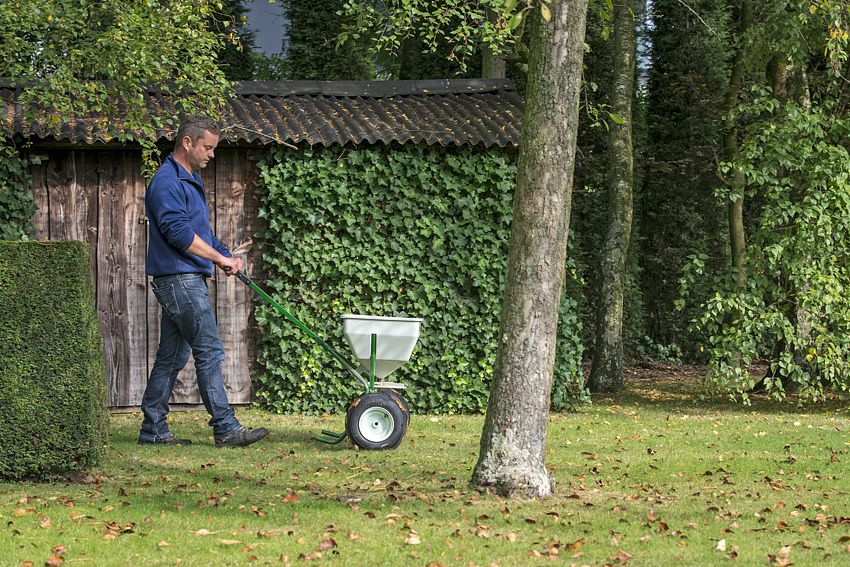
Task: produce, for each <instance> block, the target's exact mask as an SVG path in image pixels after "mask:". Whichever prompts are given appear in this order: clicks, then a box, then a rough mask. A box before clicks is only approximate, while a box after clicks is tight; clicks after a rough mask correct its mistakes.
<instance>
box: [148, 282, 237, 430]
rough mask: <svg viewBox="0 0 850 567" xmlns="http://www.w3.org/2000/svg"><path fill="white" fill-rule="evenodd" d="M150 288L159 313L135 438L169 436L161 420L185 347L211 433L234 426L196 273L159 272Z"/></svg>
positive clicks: (220, 356)
mask: <svg viewBox="0 0 850 567" xmlns="http://www.w3.org/2000/svg"><path fill="white" fill-rule="evenodd" d="M151 287H152V289H153V293H154V295H155V296H156V300H157V301H158V302H159V304H160V305H161V306H162V317H161V318H160V334H159V347H158V348H157V351H156V361H155V362H154V365H153V369H151V374H150V377H149V378H148V384H147V387H146V388H145V394H144V396H142V412H143V413H144V415H145V418H144V421H143V422H142V431H141V433H140V434H139V440H142V441H158V440H160V439H162V438H165V437H168V436H169V435H170V431H169V429H168V423H167V422H166V419H165V418H166V416H167V415H168V400H169V398H170V397H171V391H172V390H173V389H174V383H175V382H176V381H177V373H178V372H180V370H182V368H183V367H184V366H185V365H186V361H188V360H189V353H190V352H191V353H192V356H194V358H195V372H196V374H197V379H198V389H199V390H200V392H201V399H202V400H203V401H204V407H206V408H207V412H209V414H210V416H212V418H211V419H210V421H209V424H210V425H211V426H212V428H213V435H215V437H216V438H221V437H224V436H226V435H227V434H228V433H231V432H233V431H235V430H236V429H239V427H240V425H239V422H238V421H237V420H236V416H235V414H234V411H233V408H232V407H230V403H229V402H228V401H227V392H226V391H225V389H224V380H223V379H222V376H221V364H222V362H223V361H224V347H223V346H222V344H221V339H220V338H219V336H218V325H217V324H216V322H215V315H214V314H213V310H212V305H210V298H209V293H208V292H207V285H206V282H205V280H204V277H203V276H202V275H200V274H176V275H172V276H162V277H157V278H154V279H153V282H152V284H151Z"/></svg>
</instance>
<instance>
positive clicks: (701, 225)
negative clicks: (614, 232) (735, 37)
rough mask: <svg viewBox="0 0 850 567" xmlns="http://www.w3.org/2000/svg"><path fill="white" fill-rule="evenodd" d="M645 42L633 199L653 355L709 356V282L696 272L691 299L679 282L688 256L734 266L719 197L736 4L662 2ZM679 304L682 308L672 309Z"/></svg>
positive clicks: (653, 11)
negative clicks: (704, 318) (704, 307)
mask: <svg viewBox="0 0 850 567" xmlns="http://www.w3.org/2000/svg"><path fill="white" fill-rule="evenodd" d="M649 20H650V23H649V25H648V26H647V29H646V33H647V35H646V37H645V38H644V40H643V41H644V42H645V43H647V44H648V46H649V53H648V69H647V73H646V80H645V85H644V86H643V87H642V88H644V89H645V94H644V95H643V97H642V99H641V100H642V108H644V109H645V110H644V112H645V113H646V118H645V124H646V127H645V128H646V130H645V134H643V133H636V137H637V138H638V139H639V141H640V139H641V137H642V140H643V142H642V143H639V144H638V146H637V148H636V152H637V153H638V154H639V155H641V156H642V158H641V160H640V161H639V163H638V168H642V170H643V175H642V177H641V185H640V189H639V191H638V194H637V197H636V203H635V223H636V225H637V227H638V230H639V233H638V238H637V240H636V241H635V252H636V253H637V255H638V258H639V260H638V262H639V265H640V272H639V277H640V289H641V292H642V295H643V306H644V309H645V322H646V323H645V332H646V335H647V336H648V343H649V345H647V346H649V347H652V346H653V345H656V346H655V348H650V349H649V350H650V352H653V353H659V352H669V349H675V348H677V347H678V348H680V349H681V351H682V355H683V356H684V357H685V359H686V360H690V361H704V360H705V354H704V353H703V352H701V350H700V349H701V346H702V345H704V344H705V341H706V336H705V334H704V331H698V330H692V329H691V328H690V324H691V321H692V320H693V319H694V318H696V317H698V315H699V313H700V304H701V302H702V301H703V300H704V299H706V298H707V297H708V296H709V295H710V294H711V291H712V289H711V288H712V286H711V282H709V281H707V280H706V279H704V278H692V286H691V288H690V292H689V294H688V295H687V296H686V297H682V296H681V294H680V279H681V278H682V276H683V274H684V273H685V270H686V268H688V269H690V268H689V267H690V266H691V264H690V258H697V259H698V261H699V262H701V263H703V264H704V265H705V270H707V271H708V272H711V273H714V272H715V271H717V270H719V269H725V270H728V269H729V268H728V267H729V253H728V250H729V240H728V222H727V218H726V207H725V206H724V204H722V203H720V202H719V201H718V200H717V199H716V198H715V196H714V190H715V189H716V188H717V186H718V185H719V183H720V182H719V180H718V177H717V163H718V161H719V151H720V150H719V147H720V139H721V129H722V117H723V114H724V111H723V94H724V92H725V90H726V83H727V81H728V76H729V61H730V59H731V49H730V41H729V35H730V25H731V8H730V6H729V3H728V0H694V1H690V2H687V4H683V3H682V2H680V1H679V0H655V1H654V2H653V3H652V6H651V8H650V10H649ZM674 305H678V309H676V308H674Z"/></svg>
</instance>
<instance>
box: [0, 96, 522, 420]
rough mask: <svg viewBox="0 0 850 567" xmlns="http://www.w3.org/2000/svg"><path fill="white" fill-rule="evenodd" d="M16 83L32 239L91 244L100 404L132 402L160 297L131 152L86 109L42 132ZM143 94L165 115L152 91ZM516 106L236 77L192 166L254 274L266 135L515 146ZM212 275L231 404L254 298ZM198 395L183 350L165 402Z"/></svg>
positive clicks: (504, 99) (152, 346) (246, 369)
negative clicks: (104, 400) (215, 144)
mask: <svg viewBox="0 0 850 567" xmlns="http://www.w3.org/2000/svg"><path fill="white" fill-rule="evenodd" d="M18 92H19V91H18V89H16V88H14V87H12V86H11V85H10V84H9V83H3V82H0V120H2V121H3V122H5V126H6V127H8V128H11V129H12V131H13V132H14V133H15V134H16V135H18V136H21V137H23V138H25V139H27V140H28V141H30V142H31V144H32V145H31V146H30V148H29V151H31V152H32V153H34V154H36V155H38V156H40V157H41V158H42V161H41V164H40V165H36V166H33V168H32V180H33V183H32V190H33V195H34V198H35V202H36V205H37V209H38V210H37V213H36V215H35V218H34V219H33V220H34V225H35V230H36V236H37V238H39V239H49V240H69V239H70V240H82V241H85V242H88V243H89V244H90V246H91V248H92V252H93V254H92V258H93V260H92V265H91V270H92V277H93V279H94V281H95V282H96V289H97V306H96V307H97V312H98V317H99V322H100V330H101V334H102V336H103V348H104V356H105V360H106V372H107V377H106V378H107V385H108V394H109V405H110V407H113V408H129V407H134V406H138V405H139V403H140V402H141V397H142V393H143V392H144V389H145V384H146V382H147V376H148V373H149V371H150V368H151V365H152V364H153V360H154V356H155V354H156V347H157V344H158V340H159V306H158V304H157V302H156V299H155V298H154V296H153V293H152V292H151V290H150V286H149V282H148V278H147V277H146V276H145V253H146V247H147V220H146V218H145V210H144V193H145V184H144V180H143V179H142V177H141V174H140V171H141V152H140V150H139V148H138V147H134V146H132V145H124V144H115V143H107V142H104V139H105V136H104V135H103V133H102V132H100V131H99V130H98V126H97V124H98V122H97V121H96V120H92V119H88V118H85V117H83V118H81V119H80V120H77V121H74V122H72V123H67V124H63V125H61V126H59V127H58V128H54V129H51V130H48V129H45V128H44V127H43V125H41V124H29V123H26V122H25V121H24V119H23V116H24V113H23V112H22V109H21V108H20V106H19V105H17V104H16V102H15V99H16V94H17V93H18ZM148 97H149V100H150V104H154V105H157V107H158V108H160V109H162V112H170V106H169V104H168V101H167V100H165V99H163V98H162V97H160V96H159V95H158V93H157V92H155V91H151V92H149V93H148ZM521 106H522V101H521V99H520V98H519V96H518V95H517V94H516V92H515V91H514V89H513V87H512V85H511V84H510V83H509V82H508V81H504V80H477V79H469V80H439V81H378V82H316V81H309V82H304V81H285V82H277V81H275V82H268V81H256V82H246V83H240V84H238V85H237V89H236V96H235V97H233V98H232V99H231V100H230V102H229V106H228V109H227V111H226V113H225V116H224V119H223V124H222V125H223V127H224V129H223V133H222V141H221V143H220V145H219V148H218V149H217V150H216V157H215V159H214V160H213V161H212V162H211V163H210V165H208V166H207V168H206V169H204V170H203V171H202V174H203V177H204V182H205V184H206V187H207V197H208V200H209V203H210V210H211V215H212V218H211V222H212V224H213V227H214V230H215V232H216V235H217V236H218V238H219V239H220V240H221V241H222V242H223V243H225V244H226V245H228V246H230V247H231V248H232V249H238V250H239V251H240V252H241V253H243V254H244V255H245V257H246V259H247V271H248V273H251V274H257V273H260V272H261V269H262V267H261V265H260V261H259V254H258V253H257V251H256V249H255V248H254V247H253V245H252V238H253V235H254V234H255V233H256V232H257V231H258V230H259V229H260V228H261V227H260V226H259V224H258V223H259V220H258V216H257V200H256V197H255V188H256V187H257V183H258V177H259V176H258V169H257V161H258V160H260V159H262V158H263V156H264V155H265V153H266V151H267V147H268V146H269V145H272V144H280V143H288V144H292V145H295V146H297V147H303V146H315V145H322V146H331V145H350V144H353V145H362V144H378V143H384V144H391V143H399V144H404V143H425V144H439V145H443V146H461V145H465V144H470V145H481V146H484V147H490V146H494V145H496V146H500V147H504V146H516V145H517V143H518V141H519V128H520V119H521ZM160 141H161V142H162V143H163V149H164V150H167V148H168V147H169V146H170V141H171V140H170V135H169V134H168V133H165V132H162V133H161V137H160ZM208 282H209V283H208V285H209V287H210V292H211V297H212V298H213V305H214V308H215V310H216V317H217V319H218V324H219V330H220V333H221V338H222V340H223V342H224V347H225V352H226V358H225V362H224V368H223V374H224V380H225V385H226V387H227V390H228V396H229V398H230V401H231V402H232V403H234V404H247V403H250V402H251V401H252V395H253V392H252V387H251V378H250V371H251V368H252V366H253V363H254V360H255V358H256V356H255V354H256V340H255V326H254V324H253V319H252V307H253V298H252V297H251V292H250V290H248V288H247V287H245V286H243V285H241V284H240V283H239V282H237V281H235V279H232V280H228V279H227V278H226V277H224V276H223V275H219V274H216V276H215V277H214V278H211V279H209V280H208ZM200 402H201V400H200V396H199V394H198V391H197V388H196V386H195V380H194V368H193V365H192V362H191V359H190V362H189V364H188V365H187V367H186V368H185V369H184V370H183V371H182V372H181V374H180V376H179V377H178V382H177V386H176V387H175V389H174V395H173V398H172V403H173V404H178V405H179V404H187V405H196V404H199V403H200Z"/></svg>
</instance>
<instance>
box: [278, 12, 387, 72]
mask: <svg viewBox="0 0 850 567" xmlns="http://www.w3.org/2000/svg"><path fill="white" fill-rule="evenodd" d="M344 4H345V2H344V1H343V0H284V1H283V6H284V13H285V14H286V17H287V19H288V20H289V25H288V26H287V28H286V30H285V31H286V35H285V38H284V46H283V47H284V60H285V62H286V64H285V70H284V74H285V78H287V79H295V80H313V81H319V80H320V81H338V80H364V79H371V78H372V77H373V76H374V73H375V72H374V69H373V64H372V59H371V57H370V54H369V53H368V51H367V50H366V47H365V45H364V44H363V42H362V41H361V40H360V38H357V39H353V38H352V40H351V41H346V42H345V43H343V44H338V43H337V40H336V38H337V36H338V35H339V34H340V33H341V32H342V29H343V24H344V22H345V21H346V19H345V16H343V15H341V14H340V13H339V12H340V11H341V10H342V8H343V6H344Z"/></svg>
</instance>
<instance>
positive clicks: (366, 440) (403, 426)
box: [345, 392, 410, 451]
mask: <svg viewBox="0 0 850 567" xmlns="http://www.w3.org/2000/svg"><path fill="white" fill-rule="evenodd" d="M409 415H410V414H405V413H404V411H403V410H402V408H401V407H399V404H398V403H397V402H396V399H395V398H394V397H393V396H391V395H390V394H389V393H387V392H372V393H370V394H363V395H362V396H360V397H359V398H357V399H356V400H354V401H353V402H351V405H350V406H349V407H348V412H347V413H346V415H345V431H346V433H348V438H349V439H351V442H352V443H354V444H355V445H357V446H358V447H360V448H361V449H369V450H373V451H374V450H380V449H395V448H396V447H398V446H399V444H400V443H401V440H402V439H404V435H405V433H407V419H408V416H409Z"/></svg>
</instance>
